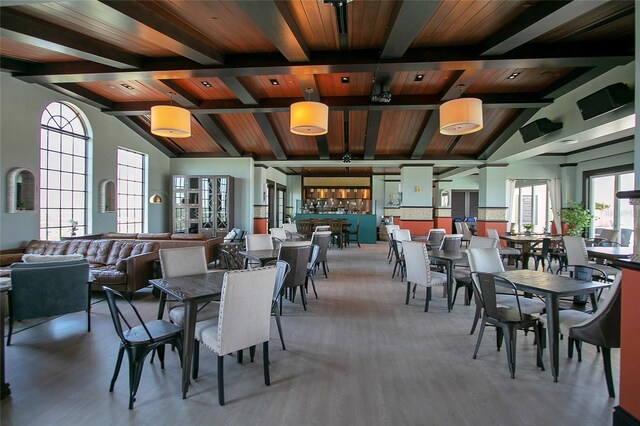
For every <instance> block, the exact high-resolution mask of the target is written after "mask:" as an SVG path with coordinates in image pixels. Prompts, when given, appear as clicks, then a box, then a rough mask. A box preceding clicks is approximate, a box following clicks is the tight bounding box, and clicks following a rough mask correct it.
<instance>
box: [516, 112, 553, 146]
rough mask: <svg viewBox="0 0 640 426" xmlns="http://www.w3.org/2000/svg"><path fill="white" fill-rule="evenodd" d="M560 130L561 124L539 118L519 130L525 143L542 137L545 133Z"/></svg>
mask: <svg viewBox="0 0 640 426" xmlns="http://www.w3.org/2000/svg"><path fill="white" fill-rule="evenodd" d="M560 129H562V123H554V122H553V121H551V120H549V119H548V118H541V119H539V120H536V121H534V122H533V123H529V124H527V125H526V126H524V127H521V128H520V134H521V135H522V139H523V140H524V142H525V143H527V142H529V141H532V140H534V139H537V138H539V137H540V136H544V135H546V134H547V133H551V132H555V131H556V130H560Z"/></svg>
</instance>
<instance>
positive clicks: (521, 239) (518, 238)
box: [500, 234, 562, 243]
mask: <svg viewBox="0 0 640 426" xmlns="http://www.w3.org/2000/svg"><path fill="white" fill-rule="evenodd" d="M545 238H549V239H550V240H551V241H562V235H545V234H531V235H522V234H518V235H511V234H500V239H501V240H505V241H510V242H512V243H533V242H536V241H542V240H543V239H545Z"/></svg>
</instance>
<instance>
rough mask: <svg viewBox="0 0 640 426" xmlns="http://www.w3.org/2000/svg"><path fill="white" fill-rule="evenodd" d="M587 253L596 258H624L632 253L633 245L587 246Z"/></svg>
mask: <svg viewBox="0 0 640 426" xmlns="http://www.w3.org/2000/svg"><path fill="white" fill-rule="evenodd" d="M587 253H588V254H589V257H595V258H597V259H604V260H618V259H626V258H628V257H630V256H631V255H632V254H633V247H587Z"/></svg>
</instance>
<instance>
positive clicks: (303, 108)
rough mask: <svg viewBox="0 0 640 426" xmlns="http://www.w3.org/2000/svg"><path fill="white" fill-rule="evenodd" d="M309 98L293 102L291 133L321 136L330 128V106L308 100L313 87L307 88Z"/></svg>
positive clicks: (291, 108) (290, 122)
mask: <svg viewBox="0 0 640 426" xmlns="http://www.w3.org/2000/svg"><path fill="white" fill-rule="evenodd" d="M305 92H306V93H307V100H306V101H302V102H296V103H294V104H291V107H290V110H289V112H290V121H289V124H290V127H289V130H290V131H291V133H294V134H296V135H302V136H320V135H324V134H326V133H327V131H328V129H329V125H328V124H329V107H328V106H327V105H325V104H323V103H320V102H313V101H310V100H308V98H309V97H310V96H311V93H312V92H313V89H311V88H307V90H305Z"/></svg>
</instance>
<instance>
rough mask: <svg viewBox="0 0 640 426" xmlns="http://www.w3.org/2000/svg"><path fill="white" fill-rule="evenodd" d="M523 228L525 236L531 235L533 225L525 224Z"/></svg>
mask: <svg viewBox="0 0 640 426" xmlns="http://www.w3.org/2000/svg"><path fill="white" fill-rule="evenodd" d="M522 227H523V228H524V235H527V236H529V235H531V230H532V229H533V223H525V224H524V225H522Z"/></svg>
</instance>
